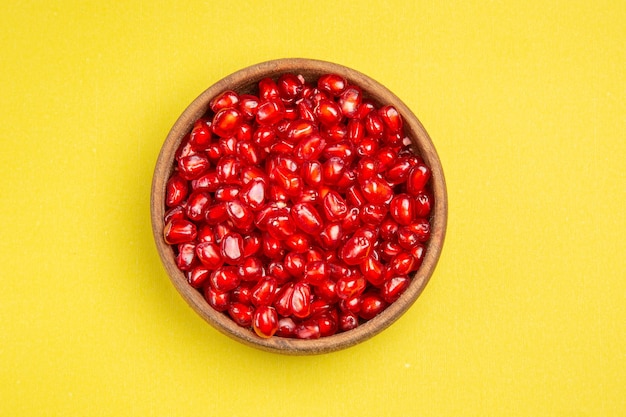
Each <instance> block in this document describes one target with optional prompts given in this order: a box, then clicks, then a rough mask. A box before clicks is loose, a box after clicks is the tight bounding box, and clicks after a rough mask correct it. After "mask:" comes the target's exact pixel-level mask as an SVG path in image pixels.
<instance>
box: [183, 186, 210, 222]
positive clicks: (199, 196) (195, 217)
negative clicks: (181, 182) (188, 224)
mask: <svg viewBox="0 0 626 417" xmlns="http://www.w3.org/2000/svg"><path fill="white" fill-rule="evenodd" d="M210 204H211V196H210V195H209V194H208V193H206V192H203V191H194V192H193V193H191V195H190V196H189V199H188V200H187V208H186V210H185V214H186V215H187V217H188V218H189V220H192V221H194V222H198V221H200V220H203V219H204V215H205V212H206V209H207V208H208V207H209V205H210Z"/></svg>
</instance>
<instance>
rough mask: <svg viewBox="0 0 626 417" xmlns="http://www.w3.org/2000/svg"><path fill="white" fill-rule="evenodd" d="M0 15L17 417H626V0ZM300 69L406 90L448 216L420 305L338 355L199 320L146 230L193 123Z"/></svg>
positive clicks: (48, 7) (2, 173)
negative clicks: (265, 77)
mask: <svg viewBox="0 0 626 417" xmlns="http://www.w3.org/2000/svg"><path fill="white" fill-rule="evenodd" d="M0 9H1V12H0V50H1V60H0V62H1V65H0V73H1V75H2V77H1V78H0V137H1V140H2V148H1V150H0V196H1V198H0V219H1V220H2V226H1V227H0V277H1V278H2V290H1V291H0V415H2V416H61V415H63V416H100V415H103V416H105V415H106V416H120V415H121V416H124V415H138V416H147V415H155V416H200V415H202V416H276V417H278V416H290V417H291V416H346V415H348V416H403V415H416V414H419V415H431V416H486V415H490V416H499V415H502V416H624V415H626V399H625V396H626V389H625V387H626V261H625V259H626V256H625V254H624V250H625V249H626V239H625V237H624V235H625V234H626V215H625V214H624V212H625V209H624V207H625V203H626V193H625V189H626V174H625V172H626V169H625V164H626V163H625V161H626V140H625V127H626V104H625V103H626V76H625V73H626V71H625V68H626V47H625V44H626V7H625V5H624V2H622V1H602V0H595V1H560V2H559V1H547V2H546V1H537V0H532V1H523V2H522V1H519V2H501V1H490V2H487V1H486V2H477V1H470V2H456V1H455V2H442V3H440V4H439V3H438V2H430V1H421V0H420V1H405V2H401V1H388V2H383V3H381V2H373V1H372V2H359V3H357V2H341V1H337V0H335V1H311V2H306V1H299V2H279V1H262V2H252V1H250V2H226V1H221V2H217V1H214V2H199V1H186V2H184V1H183V2H176V1H155V2H150V1H124V2H101V1H99V2H95V1H89V2H79V1H74V2H72V1H49V2H32V1H20V2H5V4H4V5H2V6H1V7H0ZM283 57H308V58H317V59H323V60H329V61H334V62H337V63H340V64H344V65H346V66H349V67H352V68H354V69H357V70H359V71H361V72H364V73H366V74H367V75H369V76H371V77H373V78H375V79H377V80H378V81H380V82H381V83H383V84H385V85H387V86H388V87H389V88H390V89H391V90H392V91H394V92H395V93H396V94H397V95H398V96H400V97H401V98H402V99H403V100H404V101H405V102H406V103H407V104H408V105H409V107H411V108H412V109H413V110H414V112H415V113H416V115H417V116H418V118H420V120H421V121H422V123H423V124H424V125H425V127H426V129H427V130H428V131H429V133H430V135H431V137H432V138H433V141H434V143H435V145H436V147H437V149H438V151H439V155H440V157H441V160H442V163H443V165H444V170H445V173H446V179H447V184H448V192H449V199H450V215H449V227H448V235H447V239H446V243H445V247H444V251H443V254H442V257H441V260H440V263H439V265H438V267H437V269H436V271H435V274H434V276H433V278H432V280H431V282H430V284H429V285H428V287H427V288H426V290H425V292H424V293H423V294H422V296H421V297H420V298H419V299H418V301H417V302H416V304H414V306H413V307H412V308H411V309H410V310H409V312H408V313H407V314H406V315H405V316H404V317H402V318H401V319H400V320H399V321H398V322H397V323H396V324H394V325H393V326H392V327H391V328H389V329H388V330H386V331H384V332H383V333H381V334H380V335H378V336H376V337H375V338H373V339H371V340H370V341H368V342H366V343H364V344H362V345H359V346H356V347H353V348H350V349H347V350H344V351H340V352H336V353H332V354H327V355H321V356H312V357H285V356H281V355H275V354H270V353H266V352H262V351H259V350H256V349H253V348H249V347H246V346H243V345H241V344H239V343H237V342H234V341H232V340H231V339H229V338H227V337H226V336H223V335H222V334H221V333H219V332H217V331H216V330H214V329H213V328H212V327H210V326H209V325H207V324H206V323H205V322H204V321H202V320H201V319H200V318H199V317H198V316H197V315H196V314H195V313H194V312H193V311H192V310H191V309H190V308H189V307H188V306H187V304H185V302H184V301H183V300H182V298H181V297H180V296H179V295H178V293H177V292H176V291H175V290H174V288H173V287H172V285H171V284H170V282H169V280H168V278H167V276H166V274H165V272H164V269H163V267H162V265H161V263H160V260H159V258H158V255H157V253H156V249H155V245H154V241H153V238H152V233H151V227H150V221H149V195H150V182H151V178H152V171H153V168H154V164H155V161H156V157H157V154H158V152H159V149H160V147H161V144H162V142H163V140H164V138H165V136H166V135H167V133H168V131H169V129H170V127H171V126H172V124H173V123H174V121H175V120H176V118H177V117H178V115H179V114H180V113H181V112H182V110H183V109H184V108H185V107H186V106H187V104H188V103H190V102H191V101H192V100H193V99H194V98H195V97H196V96H197V95H199V94H200V93H201V92H202V91H203V90H204V89H206V88H207V87H208V86H209V85H211V84H212V83H214V82H215V81H217V80H219V79H220V78H222V77H224V76H226V75H228V74H230V73H232V72H234V71H236V70H238V69H241V68H243V67H246V66H248V65H251V64H254V63H257V62H261V61H265V60H269V59H275V58H283Z"/></svg>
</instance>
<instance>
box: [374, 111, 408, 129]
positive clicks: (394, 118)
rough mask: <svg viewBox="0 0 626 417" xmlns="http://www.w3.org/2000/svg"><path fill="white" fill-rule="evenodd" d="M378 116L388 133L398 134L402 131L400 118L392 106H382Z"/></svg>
mask: <svg viewBox="0 0 626 417" xmlns="http://www.w3.org/2000/svg"><path fill="white" fill-rule="evenodd" d="M378 114H379V116H380V118H381V120H382V121H383V123H384V125H385V128H387V129H388V130H389V131H391V132H400V131H401V130H402V125H403V123H402V116H400V113H398V110H397V109H396V108H395V107H394V106H391V105H387V106H383V107H381V108H380V110H378Z"/></svg>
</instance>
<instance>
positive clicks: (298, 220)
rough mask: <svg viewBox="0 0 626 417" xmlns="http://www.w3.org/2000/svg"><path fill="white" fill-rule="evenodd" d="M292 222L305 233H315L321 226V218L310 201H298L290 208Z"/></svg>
mask: <svg viewBox="0 0 626 417" xmlns="http://www.w3.org/2000/svg"><path fill="white" fill-rule="evenodd" d="M291 215H292V217H293V220H294V223H295V225H296V226H298V227H299V228H300V229H302V230H303V231H304V232H305V233H308V234H310V235H316V234H317V233H319V232H320V231H321V230H322V228H323V220H322V217H321V216H320V214H319V212H318V211H317V209H316V208H315V206H313V205H312V204H310V203H298V204H295V205H294V206H293V207H292V208H291Z"/></svg>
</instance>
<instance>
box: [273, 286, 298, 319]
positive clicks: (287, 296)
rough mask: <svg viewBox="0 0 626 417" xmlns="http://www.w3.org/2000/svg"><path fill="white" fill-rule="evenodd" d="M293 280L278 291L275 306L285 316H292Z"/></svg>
mask: <svg viewBox="0 0 626 417" xmlns="http://www.w3.org/2000/svg"><path fill="white" fill-rule="evenodd" d="M294 285H295V284H294V283H293V282H287V283H286V284H285V285H283V286H282V287H281V288H279V289H278V291H277V292H276V298H275V299H274V308H275V309H276V311H277V312H278V314H280V315H281V316H283V317H289V316H291V297H292V296H293V287H294Z"/></svg>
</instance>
